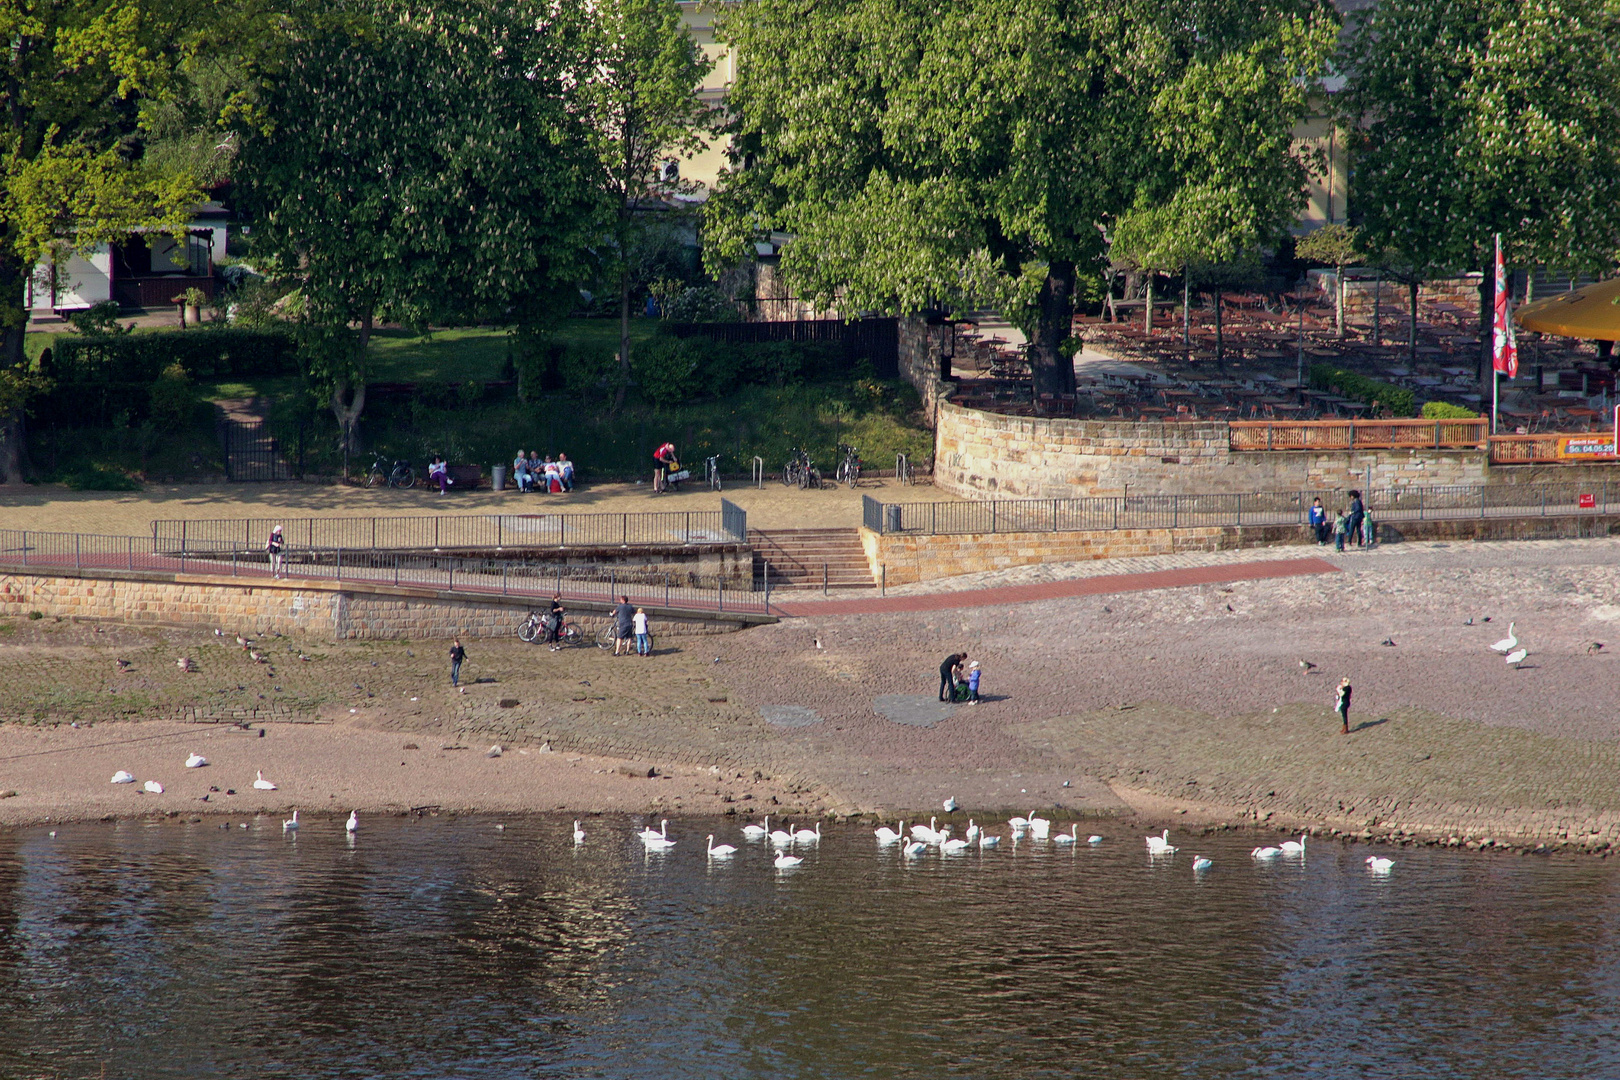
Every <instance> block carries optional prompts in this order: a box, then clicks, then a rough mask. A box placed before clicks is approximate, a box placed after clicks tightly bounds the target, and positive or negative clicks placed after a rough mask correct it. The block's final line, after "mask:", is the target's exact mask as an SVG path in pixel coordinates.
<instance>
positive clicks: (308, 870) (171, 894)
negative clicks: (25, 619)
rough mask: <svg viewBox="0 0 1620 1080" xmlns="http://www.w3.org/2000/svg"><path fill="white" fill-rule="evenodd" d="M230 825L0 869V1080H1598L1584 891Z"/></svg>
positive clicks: (1597, 880) (1419, 870) (1405, 864)
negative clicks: (778, 860)
mask: <svg viewBox="0 0 1620 1080" xmlns="http://www.w3.org/2000/svg"><path fill="white" fill-rule="evenodd" d="M242 820H243V819H238V820H237V821H236V822H233V823H232V825H231V827H230V828H229V829H221V828H220V827H219V822H217V821H213V820H210V821H206V822H204V823H201V824H183V823H179V822H175V821H167V822H161V823H152V822H121V823H116V824H96V825H81V826H62V827H59V828H58V829H57V833H56V835H55V836H54V837H52V836H50V835H48V833H47V830H45V829H27V830H19V831H13V832H9V833H3V834H0V1077H6V1078H10V1077H36V1076H37V1077H47V1076H48V1077H62V1078H75V1077H101V1076H105V1077H136V1078H143V1080H144V1078H159V1077H185V1078H188V1080H189V1078H198V1077H215V1076H221V1077H256V1078H257V1077H283V1076H285V1077H344V1078H350V1077H422V1078H441V1077H442V1078H452V1077H454V1078H461V1077H466V1078H483V1077H503V1078H504V1077H568V1078H573V1077H626V1078H631V1077H634V1078H642V1077H646V1078H673V1077H693V1078H697V1077H702V1078H705V1080H707V1078H714V1077H761V1078H764V1077H770V1078H779V1077H792V1078H800V1077H802V1078H805V1080H810V1078H816V1080H823V1078H843V1077H868V1076H870V1077H895V1078H901V1077H903V1078H913V1077H915V1078H919V1080H920V1078H935V1077H987V1078H988V1077H994V1078H998V1080H1023V1078H1032V1077H1071V1076H1085V1077H1120V1078H1125V1077H1130V1078H1138V1077H1177V1078H1203V1077H1209V1078H1216V1077H1219V1078H1230V1077H1311V1078H1331V1077H1341V1076H1342V1077H1399V1078H1422V1077H1447V1078H1452V1077H1469V1078H1495V1077H1527V1078H1530V1077H1534V1078H1537V1080H1544V1078H1555V1077H1600V1076H1620V1039H1617V1035H1620V1030H1617V1029H1620V961H1617V955H1620V950H1617V949H1616V942H1615V936H1616V934H1615V931H1616V923H1617V916H1620V896H1617V892H1620V889H1617V886H1620V872H1617V868H1616V867H1615V866H1613V865H1611V864H1610V863H1608V862H1600V861H1597V860H1592V859H1582V858H1574V857H1570V858H1533V857H1517V856H1506V855H1482V854H1472V853H1463V852H1452V851H1430V850H1402V851H1394V852H1391V851H1389V850H1388V849H1378V853H1379V854H1383V855H1393V856H1394V858H1395V860H1396V865H1395V868H1394V870H1393V872H1392V873H1390V874H1389V875H1388V876H1387V877H1378V876H1375V875H1373V874H1371V873H1369V871H1368V869H1367V867H1366V866H1365V865H1364V864H1363V861H1362V860H1363V858H1364V857H1365V856H1366V855H1367V854H1368V853H1369V851H1370V850H1372V849H1362V848H1358V847H1343V846H1340V845H1338V844H1328V843H1323V844H1321V845H1314V844H1313V845H1312V846H1311V847H1310V848H1309V850H1308V854H1307V856H1306V858H1305V859H1304V860H1302V861H1301V860H1284V861H1279V862H1277V863H1275V864H1272V865H1265V866H1257V865H1256V864H1254V863H1253V862H1252V861H1251V860H1250V858H1249V856H1248V849H1249V847H1250V846H1252V845H1253V844H1254V843H1255V842H1256V841H1255V839H1254V838H1253V837H1248V836H1243V835H1238V834H1228V835H1224V836H1217V837H1207V838H1198V837H1192V836H1184V837H1182V838H1180V840H1179V842H1180V844H1181V851H1180V853H1179V854H1177V855H1175V856H1173V857H1172V858H1170V859H1161V860H1150V859H1149V858H1148V857H1147V854H1146V850H1145V847H1144V845H1143V842H1142V839H1141V837H1139V836H1137V835H1134V834H1131V835H1125V834H1119V833H1118V831H1117V830H1112V834H1111V835H1109V836H1108V837H1107V839H1106V841H1105V842H1104V843H1102V844H1101V845H1098V846H1096V847H1091V846H1088V845H1086V844H1084V843H1081V844H1079V845H1076V846H1074V847H1071V848H1065V847H1062V846H1059V845H1057V844H1053V843H1040V844H1037V843H1030V842H1027V841H1026V842H1024V843H1020V844H1019V845H1017V847H1016V848H1012V847H1003V848H1002V849H1000V850H996V851H990V852H984V853H982V854H981V853H979V852H977V851H974V852H973V853H971V854H968V855H963V856H959V857H941V856H939V855H937V854H933V853H930V854H928V855H926V856H924V857H922V858H918V859H915V860H907V859H905V858H903V857H902V856H901V855H900V854H899V853H898V852H897V851H895V850H894V849H889V850H887V851H884V850H880V849H879V848H878V847H877V845H876V844H875V843H874V841H873V839H872V834H871V831H870V830H869V829H866V828H855V827H844V828H834V829H831V830H828V832H827V835H826V837H825V839H824V840H823V841H822V842H821V844H820V845H819V849H818V850H810V851H808V852H807V853H806V860H805V863H804V865H803V866H802V867H799V868H797V869H795V870H791V871H777V870H776V869H775V868H774V867H773V866H772V863H771V853H770V850H769V848H768V847H767V846H766V845H763V844H746V843H745V842H743V841H742V839H741V837H740V836H739V835H738V829H737V823H736V822H735V821H727V820H713V821H703V820H682V821H680V822H678V823H677V824H676V826H675V827H673V828H672V829H671V833H672V835H674V836H677V837H678V842H677V844H676V847H675V848H674V849H673V850H672V851H671V852H670V853H668V854H664V855H650V854H648V853H646V852H645V851H644V850H643V849H642V845H641V844H640V843H639V842H638V841H637V840H636V839H635V838H634V836H633V835H632V833H633V829H634V828H635V827H637V826H639V825H640V821H639V819H637V820H631V819H625V818H597V819H590V820H587V821H586V822H585V828H586V829H587V832H588V836H587V838H586V841H585V843H584V845H583V846H581V847H579V848H577V849H576V848H575V847H574V845H573V843H572V840H571V824H570V822H568V821H565V820H558V819H551V818H524V819H505V820H504V825H505V828H504V829H497V828H496V824H497V822H496V820H495V819H492V818H470V817H462V818H459V819H450V818H436V819H435V818H428V819H420V820H416V819H400V818H375V819H370V820H366V821H363V823H362V827H361V830H360V832H359V834H358V836H357V837H355V838H354V839H353V840H352V841H351V840H350V839H349V838H348V837H346V836H345V835H344V833H343V829H342V822H341V819H326V820H322V819H313V820H309V821H306V822H305V823H304V826H303V828H302V829H301V830H300V831H299V833H298V834H297V835H296V836H287V835H284V834H283V832H282V829H281V825H280V821H279V820H272V819H270V818H259V819H256V820H249V821H248V822H247V823H248V825H249V827H248V828H246V829H243V828H240V827H239V825H240V823H241V821H242ZM710 831H712V832H715V833H717V834H719V839H720V840H722V841H726V842H731V843H736V844H739V845H741V846H742V849H743V850H742V851H740V852H739V854H738V855H737V856H736V857H735V858H733V859H731V860H729V862H728V863H720V862H711V861H709V860H708V859H706V858H705V856H704V839H703V838H704V835H705V834H706V833H707V832H710ZM1103 831H1104V832H1110V831H1111V830H1110V829H1108V828H1107V827H1104V828H1103ZM1082 832H1084V830H1082ZM1172 839H1176V838H1175V837H1174V834H1172ZM1272 842H1274V841H1272ZM1194 854H1205V855H1208V856H1209V857H1211V858H1212V859H1213V860H1214V864H1215V865H1214V867H1213V869H1211V870H1210V871H1209V872H1207V873H1204V874H1201V875H1195V874H1194V873H1193V871H1192V869H1191V863H1192V856H1193V855H1194Z"/></svg>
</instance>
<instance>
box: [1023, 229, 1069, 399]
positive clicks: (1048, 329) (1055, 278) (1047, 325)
mask: <svg viewBox="0 0 1620 1080" xmlns="http://www.w3.org/2000/svg"><path fill="white" fill-rule="evenodd" d="M1073 323H1074V263H1072V262H1066V261H1063V260H1053V262H1052V263H1051V265H1049V266H1048V267H1047V270H1046V280H1045V281H1044V282H1043V283H1042V284H1041V294H1040V299H1039V308H1038V312H1037V314H1036V319H1035V335H1034V337H1033V338H1031V339H1030V342H1029V354H1028V355H1029V373H1030V382H1031V384H1032V387H1033V389H1034V393H1035V411H1036V412H1043V411H1045V410H1044V408H1043V406H1042V402H1041V395H1042V394H1072V393H1074V358H1073V357H1072V356H1066V355H1064V351H1063V341H1064V339H1065V338H1067V337H1068V336H1069V334H1070V331H1071V327H1072V326H1073Z"/></svg>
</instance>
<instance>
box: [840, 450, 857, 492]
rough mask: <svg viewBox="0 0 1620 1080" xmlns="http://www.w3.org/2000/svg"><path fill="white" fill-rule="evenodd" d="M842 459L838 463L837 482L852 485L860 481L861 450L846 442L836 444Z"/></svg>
mask: <svg viewBox="0 0 1620 1080" xmlns="http://www.w3.org/2000/svg"><path fill="white" fill-rule="evenodd" d="M838 452H839V453H840V454H842V455H844V459H843V460H842V461H840V462H839V463H838V482H839V483H840V484H848V485H849V486H850V487H854V486H855V485H856V484H858V483H860V482H861V452H860V450H858V449H857V448H855V447H853V446H850V445H849V444H847V443H839V444H838Z"/></svg>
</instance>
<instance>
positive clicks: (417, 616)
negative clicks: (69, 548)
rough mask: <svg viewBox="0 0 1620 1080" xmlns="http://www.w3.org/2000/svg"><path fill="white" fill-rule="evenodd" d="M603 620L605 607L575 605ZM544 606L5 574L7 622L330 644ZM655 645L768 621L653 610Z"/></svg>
mask: <svg viewBox="0 0 1620 1080" xmlns="http://www.w3.org/2000/svg"><path fill="white" fill-rule="evenodd" d="M568 605H569V608H570V610H571V611H573V612H576V613H583V614H602V613H605V612H606V611H607V609H608V605H607V604H605V603H593V602H586V601H575V600H570V601H568ZM540 606H542V601H541V600H540V599H539V598H536V597H487V598H475V597H472V596H469V595H467V594H462V593H453V592H440V591H435V590H431V589H412V588H407V587H392V586H382V585H377V586H369V585H357V584H354V583H347V582H345V583H343V584H342V585H341V586H340V585H338V584H336V583H332V582H298V581H261V582H254V583H252V584H248V583H245V582H243V581H241V580H240V579H234V580H233V579H230V578H218V579H216V578H209V577H203V576H194V575H181V574H156V573H139V572H137V573H132V574H131V573H118V572H113V571H104V570H83V571H73V570H58V571H54V572H51V573H44V572H40V571H32V570H25V569H23V568H19V567H0V618H7V617H18V616H22V617H26V616H27V615H28V614H29V613H30V612H33V611H38V612H40V613H41V614H42V615H47V616H61V617H63V618H84V619H103V620H107V621H111V622H124V623H133V624H151V625H164V626H185V627H199V628H207V629H216V628H217V629H221V630H224V631H226V632H227V633H250V634H262V633H267V632H270V631H275V632H278V633H283V634H310V635H314V636H317V637H326V638H383V639H424V638H450V637H456V636H460V637H469V638H476V637H505V636H506V635H508V634H511V633H512V632H513V630H514V629H515V627H516V626H517V624H518V623H520V622H521V621H522V620H523V617H524V616H525V615H526V614H527V613H528V611H530V610H531V609H533V608H537V607H540ZM647 613H648V615H649V616H651V625H652V628H653V633H654V634H655V635H665V636H667V635H675V636H682V635H689V634H711V633H724V632H727V631H731V630H738V629H741V628H742V627H744V626H746V625H750V624H751V623H754V622H760V621H775V620H773V619H769V618H768V617H764V616H750V615H745V614H738V615H736V616H731V615H725V616H718V615H717V616H707V615H703V614H699V613H687V612H683V611H682V609H678V608H660V607H648V608H647Z"/></svg>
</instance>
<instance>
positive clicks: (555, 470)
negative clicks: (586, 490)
mask: <svg viewBox="0 0 1620 1080" xmlns="http://www.w3.org/2000/svg"><path fill="white" fill-rule="evenodd" d="M512 482H513V483H515V484H516V485H517V489H518V490H519V491H536V490H538V491H544V492H547V493H549V494H551V495H561V494H562V493H563V492H565V491H573V490H574V463H573V462H572V461H569V460H568V455H567V454H558V455H557V459H556V460H555V461H553V460H552V458H551V455H550V454H547V455H546V456H545V458H544V460H542V459H541V457H540V452H539V451H538V450H533V451H530V452H529V454H528V456H524V453H523V451H522V450H519V451H518V452H517V457H515V458H513V459H512Z"/></svg>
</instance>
